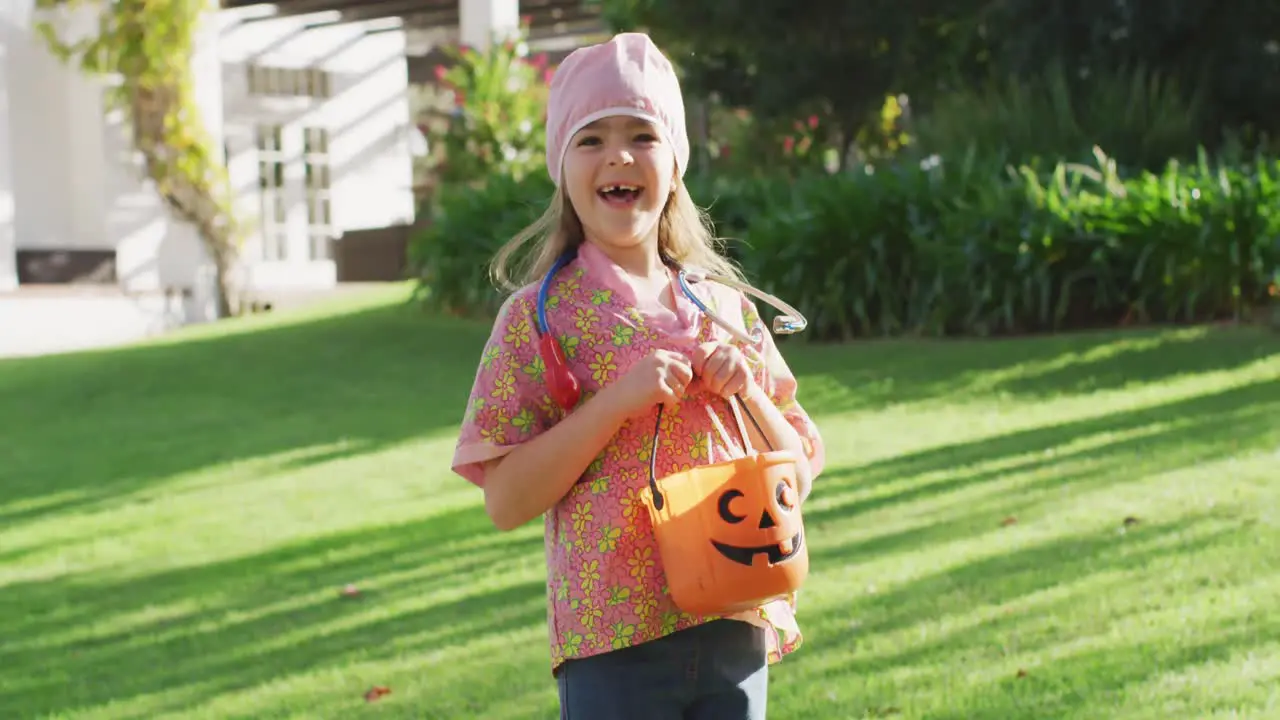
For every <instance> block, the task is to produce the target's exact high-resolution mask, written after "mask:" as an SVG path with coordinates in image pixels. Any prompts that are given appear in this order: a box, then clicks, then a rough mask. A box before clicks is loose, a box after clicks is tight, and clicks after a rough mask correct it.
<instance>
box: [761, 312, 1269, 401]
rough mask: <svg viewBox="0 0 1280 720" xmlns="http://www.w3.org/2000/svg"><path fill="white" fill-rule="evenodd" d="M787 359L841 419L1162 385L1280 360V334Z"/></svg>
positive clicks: (918, 343) (919, 344) (894, 346)
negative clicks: (964, 399) (961, 402)
mask: <svg viewBox="0 0 1280 720" xmlns="http://www.w3.org/2000/svg"><path fill="white" fill-rule="evenodd" d="M785 352H786V353H787V358H788V360H789V361H790V362H791V364H792V366H793V369H794V370H795V371H796V372H797V374H799V375H801V376H802V386H801V393H802V397H801V401H802V402H805V403H806V404H807V406H811V409H813V410H817V411H819V412H823V413H833V412H840V411H844V410H863V411H869V410H876V409H882V408H885V407H888V406H891V405H895V404H901V403H912V402H922V401H928V400H936V399H940V398H945V397H951V396H983V395H999V394H1010V395H1014V396H1026V397H1052V396H1057V395H1070V394H1084V393H1089V392H1095V391H1104V390H1114V389H1119V388H1122V387H1124V386H1126V385H1130V384H1137V385H1141V384H1148V383H1156V382H1160V381H1164V380H1169V379H1172V378H1174V377H1176V376H1180V375H1187V374H1196V373H1207V372H1213V371H1219V370H1230V369H1232V368H1237V367H1240V366H1242V365H1246V364H1249V363H1252V362H1255V361H1258V360H1262V359H1265V358H1269V357H1274V356H1277V355H1280V335H1277V334H1275V333H1268V332H1266V331H1264V330H1261V329H1257V328H1232V327H1217V328H1208V327H1206V328H1192V329H1169V330H1152V329H1143V330H1132V331H1121V332H1110V333H1067V334H1062V335H1055V336H1036V337H1027V338H1011V339H998V340H941V341H934V340H895V341H885V342H868V343H855V344H853V345H851V346H846V347H840V346H811V347H805V346H802V345H792V346H790V347H788V348H786V350H785ZM940 356H945V358H946V362H945V364H943V363H940V362H939V357H940ZM803 376H822V379H818V380H816V381H814V380H811V381H810V382H809V383H807V385H808V386H809V390H808V392H807V394H806V389H805V385H806V383H804V382H803ZM824 381H826V382H829V383H831V385H830V386H827V385H825V384H824Z"/></svg>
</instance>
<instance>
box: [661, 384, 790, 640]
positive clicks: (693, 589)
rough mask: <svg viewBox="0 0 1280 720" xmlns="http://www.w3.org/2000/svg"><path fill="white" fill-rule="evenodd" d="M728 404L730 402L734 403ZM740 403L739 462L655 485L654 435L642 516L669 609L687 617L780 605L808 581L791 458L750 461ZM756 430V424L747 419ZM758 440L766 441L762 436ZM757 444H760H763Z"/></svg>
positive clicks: (770, 455)
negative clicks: (653, 539)
mask: <svg viewBox="0 0 1280 720" xmlns="http://www.w3.org/2000/svg"><path fill="white" fill-rule="evenodd" d="M735 401H736V402H735ZM740 406H741V409H742V410H743V411H746V413H747V415H748V417H751V412H750V410H747V408H746V407H745V404H744V403H742V402H741V399H740V398H737V397H736V396H735V398H734V401H730V409H731V410H732V411H733V416H734V418H735V419H736V420H737V425H738V430H739V432H740V433H741V437H742V440H743V444H744V446H745V447H746V449H747V456H746V457H742V458H737V459H734V460H729V461H725V462H719V463H714V464H712V465H704V466H701V467H695V468H693V469H691V470H685V471H682V472H677V473H674V474H672V475H668V476H667V477H664V478H663V479H662V480H661V481H659V480H657V478H656V475H657V472H656V467H657V460H656V458H657V453H658V428H659V427H660V426H661V424H662V409H661V408H659V410H658V420H657V423H656V425H655V427H654V442H653V449H652V453H651V455H650V460H649V487H648V488H646V489H645V490H643V491H642V492H641V495H642V497H644V499H645V504H646V505H647V506H648V508H649V517H650V519H651V520H652V521H653V529H654V533H655V535H656V536H657V540H658V552H659V554H660V555H661V558H662V564H663V566H664V568H665V570H666V575H667V586H668V588H669V589H670V592H671V598H672V600H673V601H674V602H675V604H676V606H677V607H679V608H680V609H681V610H684V611H685V612H688V613H692V614H695V615H726V614H730V613H734V612H738V611H740V610H747V609H750V608H753V607H758V606H759V605H762V604H764V603H766V602H768V601H770V600H774V599H777V598H782V597H786V596H787V595H789V594H791V593H792V592H795V591H796V590H798V589H799V588H800V586H801V585H802V584H803V583H804V580H805V578H806V577H807V576H808V574H809V553H808V550H807V548H806V547H805V542H804V539H805V538H804V522H803V519H802V517H801V513H800V491H799V486H798V484H797V477H796V458H795V456H794V455H792V454H791V453H790V452H787V451H780V450H773V449H772V448H770V449H769V451H768V452H765V453H757V452H756V451H755V450H754V449H753V448H752V445H751V437H750V435H748V433H747V432H746V429H745V427H743V424H742V416H741V415H740V414H739V407H740ZM751 421H752V423H753V424H754V425H755V427H756V429H757V430H758V431H759V430H760V425H759V423H757V422H756V420H755V418H754V417H751ZM759 434H760V436H761V437H762V438H766V436H765V434H764V432H763V431H760V433H759ZM765 442H766V443H767V442H768V439H767V438H766V440H765Z"/></svg>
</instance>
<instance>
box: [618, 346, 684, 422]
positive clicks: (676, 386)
mask: <svg viewBox="0 0 1280 720" xmlns="http://www.w3.org/2000/svg"><path fill="white" fill-rule="evenodd" d="M692 381H693V365H692V363H691V362H690V361H689V358H687V357H685V356H684V355H681V354H680V353H675V352H671V351H669V350H655V351H653V352H652V353H650V354H649V355H647V356H645V357H644V358H643V359H642V360H640V361H639V362H637V363H636V364H635V365H633V366H632V367H631V369H630V370H628V371H627V373H626V374H625V375H623V376H622V377H621V378H619V379H618V381H617V382H615V383H613V384H612V385H610V386H609V387H608V388H606V389H605V392H607V393H608V394H609V396H610V400H611V401H612V403H616V405H617V407H618V408H619V409H621V410H624V411H625V412H626V413H627V414H628V415H639V414H642V413H646V412H648V411H649V409H650V408H652V407H653V406H654V405H658V404H674V403H677V402H679V401H680V399H681V398H682V397H684V393H685V390H686V389H687V388H688V387H689V383H690V382H692Z"/></svg>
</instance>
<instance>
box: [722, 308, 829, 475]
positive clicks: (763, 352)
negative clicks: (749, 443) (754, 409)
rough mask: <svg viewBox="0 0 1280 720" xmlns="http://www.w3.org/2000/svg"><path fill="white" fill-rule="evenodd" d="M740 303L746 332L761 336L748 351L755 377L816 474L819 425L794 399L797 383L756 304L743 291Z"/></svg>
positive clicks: (820, 453)
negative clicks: (792, 429)
mask: <svg viewBox="0 0 1280 720" xmlns="http://www.w3.org/2000/svg"><path fill="white" fill-rule="evenodd" d="M738 295H739V298H740V299H741V303H742V322H743V325H744V326H745V327H746V330H747V334H748V335H751V336H753V337H754V336H756V335H757V334H758V335H759V337H760V341H759V342H756V343H752V345H750V346H749V348H748V351H747V353H746V354H747V360H748V363H749V364H750V365H751V368H752V370H753V371H754V374H755V380H756V382H757V383H758V384H759V385H760V388H761V389H762V390H764V391H765V394H767V395H768V396H769V398H770V399H771V400H773V404H774V405H776V406H777V407H778V409H779V410H780V411H781V412H782V415H783V417H785V418H786V419H787V422H789V423H790V424H791V427H793V428H795V430H796V432H797V433H799V434H800V441H801V444H802V445H804V449H805V454H806V455H807V456H808V458H809V467H810V468H811V469H812V471H813V477H815V478H816V477H818V475H819V474H820V473H821V472H822V469H823V468H824V467H825V466H826V457H827V453H826V446H825V445H824V444H823V441H822V434H821V433H819V432H818V426H817V425H816V424H815V423H814V422H813V419H812V418H810V417H809V413H808V412H806V411H805V409H804V407H803V406H801V405H800V401H799V399H798V398H797V394H798V391H799V382H798V381H797V380H796V376H795V374H794V373H792V372H791V368H790V367H789V366H788V365H787V361H786V360H785V359H784V358H783V357H782V353H781V352H780V351H779V350H778V346H777V343H776V342H774V339H773V333H771V332H770V331H769V327H768V326H767V325H766V324H765V322H764V319H763V318H761V317H760V312H759V310H758V309H757V308H756V305H755V303H753V302H752V301H751V299H750V298H749V297H747V295H746V294H744V293H739V294H738Z"/></svg>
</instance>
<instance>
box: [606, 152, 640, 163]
mask: <svg viewBox="0 0 1280 720" xmlns="http://www.w3.org/2000/svg"><path fill="white" fill-rule="evenodd" d="M633 162H635V158H634V157H632V156H631V153H629V152H627V151H626V150H622V149H618V150H615V151H613V152H611V153H610V154H609V164H610V165H630V164H631V163H633Z"/></svg>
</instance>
